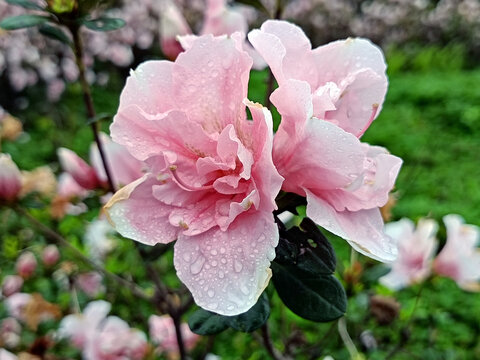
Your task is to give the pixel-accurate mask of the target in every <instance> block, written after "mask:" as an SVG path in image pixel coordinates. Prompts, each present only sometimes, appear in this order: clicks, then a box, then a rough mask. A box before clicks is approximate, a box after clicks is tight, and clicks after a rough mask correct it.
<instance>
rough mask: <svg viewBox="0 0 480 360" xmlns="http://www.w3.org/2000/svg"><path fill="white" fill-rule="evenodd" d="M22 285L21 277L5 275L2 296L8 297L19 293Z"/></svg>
mask: <svg viewBox="0 0 480 360" xmlns="http://www.w3.org/2000/svg"><path fill="white" fill-rule="evenodd" d="M22 285H23V279H22V277H20V276H18V275H7V276H5V278H4V279H3V283H2V295H3V296H5V297H9V296H10V295H13V294H15V293H16V292H19V291H20V289H21V288H22Z"/></svg>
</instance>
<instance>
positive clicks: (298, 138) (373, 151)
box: [249, 21, 402, 261]
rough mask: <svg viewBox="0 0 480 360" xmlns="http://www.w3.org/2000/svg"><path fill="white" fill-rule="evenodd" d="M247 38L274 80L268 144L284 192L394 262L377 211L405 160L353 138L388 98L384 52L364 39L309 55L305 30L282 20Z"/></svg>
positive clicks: (321, 221)
mask: <svg viewBox="0 0 480 360" xmlns="http://www.w3.org/2000/svg"><path fill="white" fill-rule="evenodd" d="M249 39H250V41H251V42H252V44H253V45H254V47H255V48H256V49H257V50H258V51H259V52H260V54H261V55H263V56H264V58H265V59H266V61H267V63H268V64H269V66H270V68H271V69H272V72H273V74H274V75H275V78H276V79H277V81H278V83H279V88H278V89H277V90H276V91H275V92H274V93H273V94H272V95H271V100H272V102H273V104H274V105H275V106H276V107H277V110H278V111H279V113H280V114H281V116H282V121H281V124H280V127H279V129H278V131H277V133H276V135H275V139H274V146H273V160H274V163H275V166H276V167H277V169H278V171H279V173H280V175H282V176H283V177H284V178H285V181H284V183H283V186H282V189H283V190H285V191H287V192H293V193H296V194H299V195H302V196H306V198H307V202H308V205H307V216H309V217H310V218H311V219H312V220H314V221H315V222H316V223H317V224H318V225H320V226H322V227H324V228H325V229H327V230H329V231H331V232H333V233H334V234H336V235H338V236H341V237H342V238H344V239H346V240H347V241H348V242H349V243H350V245H351V246H352V247H353V248H355V249H356V250H357V251H359V252H361V253H362V254H364V255H367V256H370V257H372V258H374V259H377V260H380V261H391V260H393V259H395V256H396V246H395V244H394V242H393V241H392V239H390V238H389V237H388V236H387V235H386V234H385V233H384V232H383V220H382V217H381V215H380V210H379V207H381V206H383V205H385V203H386V202H387V201H388V194H389V192H390V190H391V189H392V187H393V185H394V182H395V179H396V177H397V174H398V172H399V170H400V167H401V164H402V160H401V159H400V158H398V157H396V156H393V155H390V154H389V153H388V151H387V150H386V149H384V148H381V147H377V146H370V145H368V144H364V143H361V142H360V141H359V140H358V138H357V137H359V136H360V135H361V134H363V132H364V131H365V129H366V127H368V125H370V123H371V122H372V120H373V118H374V116H375V115H376V112H377V110H378V109H379V108H380V107H381V104H382V101H383V98H384V96H385V92H386V87H387V80H386V76H385V62H384V58H383V55H382V53H381V51H380V50H379V49H378V48H377V47H375V46H374V45H372V44H371V43H370V42H368V41H367V40H363V39H349V40H346V41H338V42H334V43H331V44H328V45H326V46H323V47H319V48H317V49H315V50H312V49H311V44H310V41H309V40H308V38H307V37H306V36H305V34H304V33H303V31H302V30H301V29H300V28H298V27H297V26H295V25H293V24H290V23H287V22H285V21H267V22H265V23H264V24H263V25H262V27H261V30H253V31H251V32H250V34H249Z"/></svg>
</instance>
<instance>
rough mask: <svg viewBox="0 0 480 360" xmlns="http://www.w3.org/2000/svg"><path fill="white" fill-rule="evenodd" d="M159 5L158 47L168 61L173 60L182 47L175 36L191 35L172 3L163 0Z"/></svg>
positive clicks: (178, 10)
mask: <svg viewBox="0 0 480 360" xmlns="http://www.w3.org/2000/svg"><path fill="white" fill-rule="evenodd" d="M161 4H162V8H161V9H160V15H161V17H160V46H161V48H162V52H163V54H164V55H165V56H166V57H167V58H168V59H170V60H175V59H176V58H177V56H178V54H180V53H181V52H182V51H183V48H182V46H181V45H180V43H179V42H178V41H177V36H178V35H187V34H191V33H192V30H191V29H190V26H188V24H187V21H186V20H185V18H184V17H183V15H182V13H181V12H180V9H179V8H178V7H177V6H176V5H175V2H174V1H172V0H165V1H162V3H161Z"/></svg>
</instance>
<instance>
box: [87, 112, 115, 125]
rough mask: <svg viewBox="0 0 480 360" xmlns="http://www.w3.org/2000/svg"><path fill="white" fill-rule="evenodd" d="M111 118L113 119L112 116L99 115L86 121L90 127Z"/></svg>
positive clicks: (106, 114)
mask: <svg viewBox="0 0 480 360" xmlns="http://www.w3.org/2000/svg"><path fill="white" fill-rule="evenodd" d="M112 117H113V115H112V114H108V113H101V114H98V115H96V116H94V117H93V118H89V119H88V121H87V124H89V125H90V124H93V123H96V122H100V121H103V120H108V119H111V118H112Z"/></svg>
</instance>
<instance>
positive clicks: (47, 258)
mask: <svg viewBox="0 0 480 360" xmlns="http://www.w3.org/2000/svg"><path fill="white" fill-rule="evenodd" d="M59 259H60V251H58V248H57V246H56V245H53V244H51V245H48V246H46V247H45V249H43V251H42V262H43V264H44V265H45V266H53V265H55V264H56V263H57V261H58V260H59Z"/></svg>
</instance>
